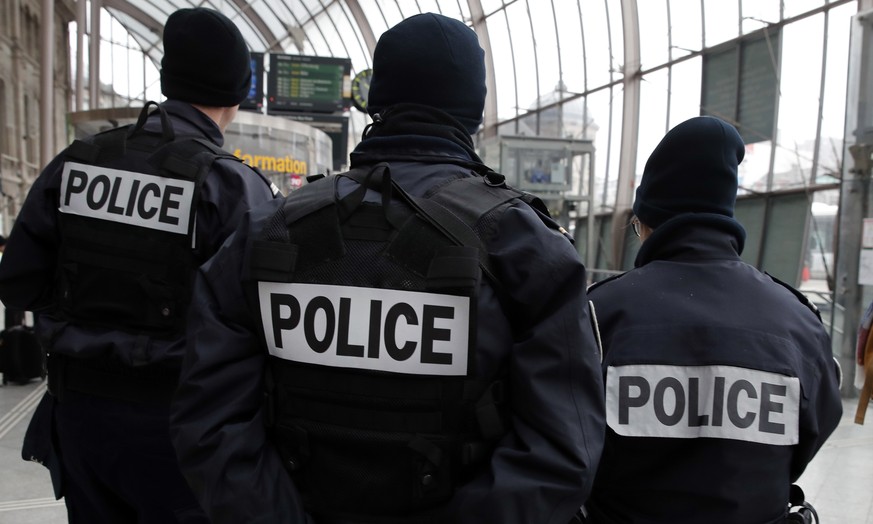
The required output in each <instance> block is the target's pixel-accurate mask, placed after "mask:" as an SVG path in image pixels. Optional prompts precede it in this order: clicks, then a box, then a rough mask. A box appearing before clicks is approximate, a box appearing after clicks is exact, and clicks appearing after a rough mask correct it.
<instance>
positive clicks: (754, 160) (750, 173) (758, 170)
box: [737, 140, 773, 195]
mask: <svg viewBox="0 0 873 524" xmlns="http://www.w3.org/2000/svg"><path fill="white" fill-rule="evenodd" d="M772 151H773V142H772V141H771V140H767V141H764V142H756V143H754V144H746V157H745V158H744V159H743V161H742V162H741V163H740V166H739V168H738V170H737V172H738V175H739V180H740V190H739V191H738V192H737V194H738V195H744V194H748V193H749V192H750V191H751V192H756V193H764V192H766V191H767V173H768V172H769V171H770V153H771V152H772Z"/></svg>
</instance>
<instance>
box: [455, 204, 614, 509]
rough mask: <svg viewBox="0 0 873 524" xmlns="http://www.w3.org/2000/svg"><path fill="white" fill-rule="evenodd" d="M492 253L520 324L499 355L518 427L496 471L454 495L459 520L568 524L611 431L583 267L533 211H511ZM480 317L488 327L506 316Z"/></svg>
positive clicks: (513, 320)
mask: <svg viewBox="0 0 873 524" xmlns="http://www.w3.org/2000/svg"><path fill="white" fill-rule="evenodd" d="M489 253H490V254H491V256H492V261H493V262H495V266H496V271H497V273H498V277H499V280H501V282H502V287H503V288H504V290H505V293H506V294H507V295H508V297H506V299H504V300H503V301H502V302H503V305H502V306H501V307H502V309H503V310H504V311H505V312H506V311H507V310H508V318H509V323H510V324H511V325H512V326H513V330H512V331H513V337H512V339H511V340H508V341H507V342H508V343H509V344H510V345H511V348H509V350H508V351H507V350H506V348H504V349H501V350H500V351H502V354H503V355H506V354H507V353H508V354H509V360H510V362H509V373H510V379H509V389H510V391H509V395H508V398H509V402H510V409H511V419H512V429H511V430H510V431H509V433H508V434H507V435H506V436H505V437H504V438H502V439H501V441H500V442H499V443H498V445H497V448H496V450H495V452H494V455H493V458H492V460H491V464H490V468H489V470H488V471H486V472H485V474H483V475H481V476H480V477H478V478H476V479H475V480H474V481H473V482H471V483H470V484H468V485H465V486H463V487H461V488H460V489H459V491H458V492H457V494H456V495H455V497H454V499H453V501H452V508H451V509H452V512H453V520H452V521H453V522H455V521H457V522H463V523H471V524H472V523H481V522H500V523H504V524H512V523H529V522H536V523H543V524H546V523H548V524H566V523H567V522H568V521H569V520H570V518H571V517H572V516H573V515H574V514H575V512H576V511H577V510H578V508H579V507H580V506H581V505H582V504H583V503H584V502H585V500H586V499H587V497H588V494H589V493H590V491H591V484H592V481H593V479H594V474H595V470H596V468H597V464H598V461H599V458H600V453H601V450H602V446H603V439H604V432H605V415H604V392H603V379H602V375H601V371H600V354H599V349H598V347H597V345H596V342H595V339H594V336H593V330H592V327H591V323H590V318H589V311H588V307H587V299H586V292H585V286H586V277H585V268H584V266H583V264H582V262H581V261H580V259H579V257H578V254H577V253H576V251H575V249H574V248H573V246H572V245H571V244H570V243H569V242H568V241H567V239H566V238H564V237H563V236H562V235H560V234H558V233H557V232H554V231H552V230H549V229H547V228H545V227H544V226H543V224H542V222H541V221H540V219H539V218H538V217H537V216H536V215H535V214H534V212H533V211H532V210H531V209H529V208H526V207H523V208H512V209H510V210H508V211H507V212H506V213H504V214H503V218H502V219H501V223H500V224H499V232H498V233H497V235H496V237H495V238H494V239H493V241H492V242H491V243H490V244H489ZM481 313H482V311H481V310H480V316H479V319H480V320H479V322H480V326H481V325H482V323H483V322H485V321H486V320H484V319H485V318H487V320H488V322H492V318H499V316H498V315H499V314H498V315H490V314H489V315H481ZM479 344H480V346H482V345H486V346H487V345H488V344H489V341H487V340H482V338H481V336H480V338H479ZM480 351H481V347H480ZM504 358H505V357H504Z"/></svg>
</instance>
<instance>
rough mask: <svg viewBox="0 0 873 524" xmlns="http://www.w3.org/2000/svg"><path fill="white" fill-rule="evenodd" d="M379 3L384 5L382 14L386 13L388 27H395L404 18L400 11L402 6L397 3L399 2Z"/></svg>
mask: <svg viewBox="0 0 873 524" xmlns="http://www.w3.org/2000/svg"><path fill="white" fill-rule="evenodd" d="M379 5H380V6H381V7H382V14H384V15H385V19H386V20H387V21H388V27H394V26H395V25H397V24H398V23H400V21H401V20H403V15H402V14H401V13H400V7H399V6H398V5H397V2H384V1H383V2H379Z"/></svg>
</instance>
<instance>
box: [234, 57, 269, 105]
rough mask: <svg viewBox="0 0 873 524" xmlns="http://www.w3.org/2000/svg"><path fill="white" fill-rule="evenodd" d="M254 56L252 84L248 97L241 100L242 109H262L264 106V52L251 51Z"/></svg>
mask: <svg viewBox="0 0 873 524" xmlns="http://www.w3.org/2000/svg"><path fill="white" fill-rule="evenodd" d="M250 54H251V57H252V62H251V64H252V84H251V88H250V89H249V94H248V95H247V96H246V99H245V100H243V101H242V102H240V104H239V108H240V109H254V110H257V111H260V110H261V108H262V107H264V53H250Z"/></svg>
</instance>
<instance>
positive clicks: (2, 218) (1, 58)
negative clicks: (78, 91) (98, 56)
mask: <svg viewBox="0 0 873 524" xmlns="http://www.w3.org/2000/svg"><path fill="white" fill-rule="evenodd" d="M78 1H84V0H78ZM53 16H54V38H53V45H54V68H53V71H52V75H53V77H54V82H53V84H54V91H53V92H52V93H51V96H52V97H53V98H54V110H53V114H54V116H53V118H52V122H53V124H52V129H51V131H50V132H51V133H52V134H53V140H52V143H53V144H54V149H55V152H57V151H60V150H61V149H62V148H63V147H65V146H66V145H67V144H68V143H69V138H68V134H69V133H68V131H67V124H66V115H67V113H68V112H69V111H70V108H71V101H72V94H73V88H72V85H71V60H70V44H69V42H70V39H69V29H68V26H69V24H70V22H71V21H73V20H74V19H75V2H74V1H73V0H55V2H54V13H53ZM42 22H43V13H42V2H41V1H40V0H0V233H2V234H3V235H7V234H8V233H9V231H10V230H11V228H12V221H13V220H14V218H15V216H16V215H17V213H18V210H19V209H20V207H21V204H22V203H23V202H24V198H25V196H26V195H27V191H28V190H29V188H30V186H31V184H32V183H33V180H34V179H35V178H36V176H37V175H38V174H39V172H40V170H41V169H42V167H43V166H42V165H41V164H42V159H40V149H41V148H40V144H41V139H42V136H41V134H42V132H43V131H42V129H40V127H41V126H40V100H41V97H42V96H44V94H43V93H42V92H41V86H42V82H41V79H40V74H41V65H40V64H42V62H43V53H42V36H41V32H40V31H41V28H42Z"/></svg>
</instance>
